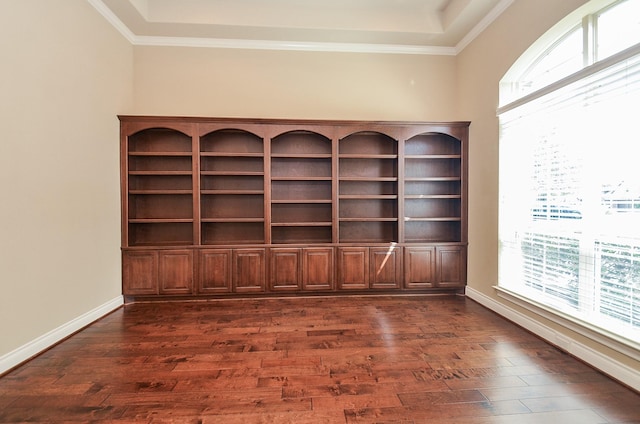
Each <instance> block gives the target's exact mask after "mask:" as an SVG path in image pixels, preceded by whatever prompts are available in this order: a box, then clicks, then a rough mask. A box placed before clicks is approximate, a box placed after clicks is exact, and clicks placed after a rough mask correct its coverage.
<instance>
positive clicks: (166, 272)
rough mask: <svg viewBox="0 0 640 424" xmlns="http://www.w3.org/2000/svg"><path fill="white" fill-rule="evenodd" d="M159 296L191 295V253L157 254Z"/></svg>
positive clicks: (187, 251) (171, 251)
mask: <svg viewBox="0 0 640 424" xmlns="http://www.w3.org/2000/svg"><path fill="white" fill-rule="evenodd" d="M158 270H159V272H158V281H159V283H160V294H191V293H193V271H194V269H193V252H192V251H191V250H162V251H160V252H158Z"/></svg>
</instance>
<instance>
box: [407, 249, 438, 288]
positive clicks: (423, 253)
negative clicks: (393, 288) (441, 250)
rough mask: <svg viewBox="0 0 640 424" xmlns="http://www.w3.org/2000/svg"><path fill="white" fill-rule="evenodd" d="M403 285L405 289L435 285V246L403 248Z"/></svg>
mask: <svg viewBox="0 0 640 424" xmlns="http://www.w3.org/2000/svg"><path fill="white" fill-rule="evenodd" d="M404 286H405V288H407V289H424V288H431V287H435V286H436V278H435V248H433V247H405V248H404Z"/></svg>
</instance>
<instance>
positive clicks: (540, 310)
mask: <svg viewBox="0 0 640 424" xmlns="http://www.w3.org/2000/svg"><path fill="white" fill-rule="evenodd" d="M493 287H494V289H495V290H496V292H497V294H498V297H500V298H502V299H505V300H507V301H509V302H511V303H513V304H516V305H518V306H520V307H522V308H524V309H526V310H527V311H530V312H533V313H535V314H536V315H539V316H541V317H543V318H545V319H548V320H549V321H551V322H553V323H555V324H558V325H561V326H562V327H565V328H567V329H569V330H571V331H574V332H575V333H577V334H580V335H582V336H584V337H586V338H588V339H589V340H593V341H595V342H597V343H600V344H602V345H604V346H607V347H609V348H611V349H613V350H615V351H616V352H619V353H622V354H623V355H626V356H628V357H629V358H632V359H635V360H637V361H640V343H638V342H637V341H634V340H629V339H627V338H624V337H621V336H618V335H616V334H613V333H610V332H608V331H606V330H603V329H601V328H598V327H596V326H593V325H591V324H588V323H586V322H584V321H580V320H578V319H576V318H574V317H571V316H569V315H567V314H564V313H562V312H560V311H557V310H555V309H552V308H549V307H547V306H545V305H543V304H541V303H538V302H536V301H533V300H531V299H528V298H526V297H524V296H522V295H520V294H518V293H515V292H513V291H511V290H508V289H505V288H504V287H499V286H493ZM560 347H562V346H560Z"/></svg>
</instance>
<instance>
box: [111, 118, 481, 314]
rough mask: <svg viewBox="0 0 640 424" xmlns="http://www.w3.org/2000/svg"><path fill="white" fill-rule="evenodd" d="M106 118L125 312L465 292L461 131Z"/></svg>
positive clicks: (462, 126)
mask: <svg viewBox="0 0 640 424" xmlns="http://www.w3.org/2000/svg"><path fill="white" fill-rule="evenodd" d="M119 119H120V122H121V157H120V158H121V162H120V165H121V184H122V190H121V192H122V198H121V200H122V246H121V247H122V262H123V275H122V277H123V284H122V288H123V294H124V295H125V296H126V300H127V301H128V302H129V301H136V300H138V301H139V300H147V301H148V300H152V299H157V300H160V301H162V300H164V299H167V298H171V299H176V298H181V299H182V300H187V299H194V298H200V299H204V298H211V297H221V296H229V297H233V296H234V295H239V296H244V295H245V294H246V293H250V294H251V295H258V294H263V295H265V296H273V295H279V294H285V293H289V294H305V295H306V294H310V293H313V294H317V293H320V292H322V294H337V293H341V292H342V293H353V292H355V291H358V292H371V293H383V292H386V293H393V292H396V293H403V292H405V293H406V292H411V293H416V292H418V291H420V292H422V293H426V292H431V293H442V292H444V291H448V292H450V293H456V292H459V291H460V289H462V288H463V287H464V285H465V283H466V248H467V243H468V237H467V219H468V211H467V209H468V208H467V192H468V189H467V186H468V181H467V180H468V171H467V156H468V144H469V125H470V123H469V122H467V121H461V122H384V121H377V122H366V121H342V120H327V121H324V120H286V119H285V120H283V119H241V118H203V117H170V116H165V117H162V116H156V117H152V116H120V117H119ZM390 247H391V248H393V250H392V251H389V248H390ZM413 248H418V249H419V248H427V249H429V250H428V252H426V253H425V252H423V251H419V250H411V249H413ZM217 249H220V250H219V251H218V252H216V250H217ZM286 249H289V250H286ZM306 249H323V250H316V251H312V250H306ZM327 249H332V250H331V251H330V250H327ZM229 255H230V256H229ZM407 260H408V261H409V262H406V261H407ZM423 261H424V262H423ZM405 262H406V263H405ZM163 298H164V299H163Z"/></svg>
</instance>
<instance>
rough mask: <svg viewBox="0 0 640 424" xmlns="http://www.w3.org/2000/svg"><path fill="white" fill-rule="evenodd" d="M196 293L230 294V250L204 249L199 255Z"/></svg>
mask: <svg viewBox="0 0 640 424" xmlns="http://www.w3.org/2000/svg"><path fill="white" fill-rule="evenodd" d="M198 293H200V294H224V293H231V249H206V250H202V251H200V253H199V259H198Z"/></svg>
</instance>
